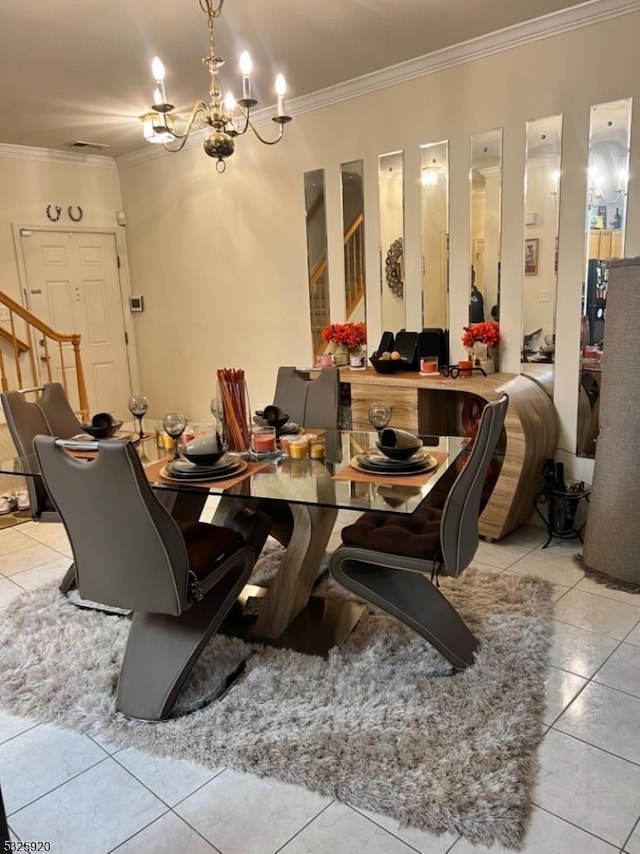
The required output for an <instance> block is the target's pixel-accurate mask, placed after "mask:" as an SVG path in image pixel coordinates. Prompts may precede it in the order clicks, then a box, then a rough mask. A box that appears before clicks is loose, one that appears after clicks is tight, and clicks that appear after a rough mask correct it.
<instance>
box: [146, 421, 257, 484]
mask: <svg viewBox="0 0 640 854" xmlns="http://www.w3.org/2000/svg"><path fill="white" fill-rule="evenodd" d="M162 426H163V429H164V430H165V432H166V433H167V434H168V435H169V436H170V437H171V438H172V439H173V440H174V442H175V451H174V455H173V458H172V459H171V460H169V461H168V462H166V463H165V464H164V465H163V466H162V468H161V469H160V471H159V474H160V477H162V478H164V479H165V480H173V481H179V482H181V483H209V482H210V481H216V480H227V479H228V478H231V477H235V476H236V475H238V474H241V473H242V472H244V471H245V470H246V469H247V462H246V461H245V460H243V459H242V457H241V456H240V455H239V454H235V453H230V452H229V451H228V446H227V444H226V442H225V441H224V440H223V439H222V437H221V436H220V434H219V433H218V431H217V430H215V429H213V428H211V429H209V430H208V432H203V433H201V434H197V435H195V434H194V436H193V438H191V439H190V440H189V441H187V442H183V441H181V439H182V435H183V433H184V431H185V430H186V427H187V418H186V417H185V416H184V415H183V414H182V413H180V412H168V413H167V414H166V415H165V416H164V418H163V420H162Z"/></svg>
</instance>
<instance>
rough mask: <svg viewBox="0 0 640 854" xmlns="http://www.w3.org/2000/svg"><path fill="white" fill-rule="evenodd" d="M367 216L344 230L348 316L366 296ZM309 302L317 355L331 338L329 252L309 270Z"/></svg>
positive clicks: (314, 352) (350, 315)
mask: <svg viewBox="0 0 640 854" xmlns="http://www.w3.org/2000/svg"><path fill="white" fill-rule="evenodd" d="M364 270H365V262H364V217H363V215H362V214H358V216H357V217H356V218H355V219H354V220H353V222H352V223H351V225H350V226H349V227H348V228H347V229H346V230H345V233H344V282H345V301H346V315H345V317H346V320H349V319H350V318H351V317H352V316H353V313H354V311H355V309H356V308H357V306H358V305H359V304H360V302H361V301H362V300H363V299H364V290H365V277H364ZM309 304H310V311H311V338H312V341H313V355H314V358H315V359H317V357H318V356H319V355H320V354H321V353H324V351H325V349H326V346H327V342H326V341H325V340H324V338H323V337H322V330H323V329H324V328H325V326H327V324H329V323H330V322H331V312H330V305H329V276H328V264H327V256H326V253H325V254H324V255H323V257H322V258H321V259H320V260H319V261H318V262H317V264H316V265H315V266H314V267H313V269H312V270H311V272H310V274H309Z"/></svg>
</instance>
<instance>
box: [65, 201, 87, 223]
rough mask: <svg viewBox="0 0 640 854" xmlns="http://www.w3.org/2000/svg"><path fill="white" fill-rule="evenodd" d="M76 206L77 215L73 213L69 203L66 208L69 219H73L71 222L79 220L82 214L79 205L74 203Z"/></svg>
mask: <svg viewBox="0 0 640 854" xmlns="http://www.w3.org/2000/svg"><path fill="white" fill-rule="evenodd" d="M76 208H77V209H78V215H77V216H74V215H73V205H69V207H68V208H67V213H68V214H69V219H70V220H73V222H80V220H81V219H82V217H83V216H84V213H83V211H82V208H81V207H80V205H76Z"/></svg>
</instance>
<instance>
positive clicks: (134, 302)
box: [129, 297, 144, 311]
mask: <svg viewBox="0 0 640 854" xmlns="http://www.w3.org/2000/svg"><path fill="white" fill-rule="evenodd" d="M129 310H130V311H144V297H129Z"/></svg>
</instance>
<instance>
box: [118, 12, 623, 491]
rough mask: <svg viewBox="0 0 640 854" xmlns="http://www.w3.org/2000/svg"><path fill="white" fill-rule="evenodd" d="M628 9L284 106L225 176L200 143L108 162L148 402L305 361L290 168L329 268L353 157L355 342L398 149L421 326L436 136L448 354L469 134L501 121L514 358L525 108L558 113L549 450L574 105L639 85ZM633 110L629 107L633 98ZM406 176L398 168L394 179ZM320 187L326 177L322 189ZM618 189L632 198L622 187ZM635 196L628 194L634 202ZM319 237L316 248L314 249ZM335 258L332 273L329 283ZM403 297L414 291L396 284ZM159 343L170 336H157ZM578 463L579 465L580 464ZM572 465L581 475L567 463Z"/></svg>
mask: <svg viewBox="0 0 640 854" xmlns="http://www.w3.org/2000/svg"><path fill="white" fill-rule="evenodd" d="M638 32H640V15H638V14H637V13H634V14H631V15H626V16H622V17H620V18H617V19H614V20H611V21H606V22H604V23H601V24H597V25H592V26H589V27H584V28H582V29H578V30H575V31H572V32H570V33H565V34H562V35H559V36H554V37H551V38H546V39H543V40H540V41H538V42H535V43H531V44H528V45H524V46H522V47H518V48H514V49H511V50H508V51H504V52H502V53H499V54H496V55H494V56H491V57H488V58H483V59H481V60H477V61H474V62H469V63H467V64H464V65H459V66H456V67H452V68H450V69H447V70H444V71H441V72H438V73H435V74H430V75H426V76H424V77H422V78H419V79H415V80H412V81H409V82H406V83H402V84H399V85H396V86H393V87H390V88H387V89H384V90H380V91H378V92H376V93H373V94H368V95H366V96H362V97H358V98H355V99H352V100H349V101H345V102H342V103H339V104H337V105H334V106H331V107H328V108H325V109H322V110H318V111H315V112H311V113H307V114H305V115H302V116H299V117H297V118H296V120H295V121H294V122H293V124H292V125H291V126H290V127H289V128H288V129H287V138H286V140H285V142H284V143H282V144H281V145H279V146H277V147H276V148H273V149H272V148H266V147H262V146H260V145H259V144H258V143H257V142H256V141H255V140H254V139H252V138H245V139H240V140H238V141H237V150H236V154H235V155H234V157H233V158H232V159H231V160H230V161H229V165H228V169H227V172H226V174H225V175H223V176H219V175H216V174H215V171H214V168H213V163H212V162H210V161H209V159H208V158H207V157H206V156H205V155H204V154H203V152H202V150H201V148H200V145H199V144H198V145H197V146H195V147H191V148H188V149H186V150H185V151H183V152H182V153H181V154H179V155H170V156H169V155H167V156H163V157H158V158H157V159H153V160H150V161H147V162H144V163H139V164H137V165H129V166H127V167H125V168H121V184H122V192H123V201H124V206H125V208H126V211H127V215H128V218H129V227H128V237H129V249H130V260H131V271H132V279H133V281H134V282H135V289H136V290H138V291H140V292H142V293H144V295H145V298H146V305H147V309H146V311H145V313H144V315H142V316H141V317H139V318H137V319H136V324H137V327H138V332H139V337H138V343H139V354H140V359H141V366H142V367H141V369H142V375H143V385H144V386H145V390H146V392H147V393H148V394H149V395H150V397H151V398H152V399H153V400H154V401H156V400H162V401H163V402H164V405H165V406H180V407H184V408H185V409H186V410H188V411H189V412H190V413H192V414H193V415H194V416H198V417H202V416H203V415H204V414H205V412H206V408H207V401H208V398H209V396H210V395H211V392H212V390H213V387H214V381H215V370H216V368H218V367H222V366H223V365H227V366H243V367H244V368H245V369H246V371H247V375H248V380H249V383H250V388H251V391H252V396H253V398H254V401H255V403H256V404H257V403H265V402H267V401H268V400H269V399H270V396H271V394H272V390H273V382H274V374H275V368H276V366H277V365H279V364H297V365H300V364H307V363H308V362H309V359H310V357H311V354H310V346H309V325H308V311H307V288H306V263H305V237H304V215H303V202H302V174H303V172H304V171H305V170H308V169H314V168H324V169H325V170H326V174H325V177H326V181H327V192H328V197H329V210H328V227H329V240H330V262H333V263H334V266H335V265H336V264H339V262H340V258H341V254H340V252H339V251H337V250H336V247H339V246H340V238H341V234H340V230H341V216H340V194H339V164H340V163H344V162H346V161H348V160H352V159H358V158H363V159H364V161H365V208H366V233H367V270H368V275H367V283H368V303H367V316H368V322H369V329H370V334H369V348H370V349H372V348H373V347H374V346H375V345H376V343H377V340H378V337H379V334H380V331H381V324H380V281H379V277H378V275H376V271H377V270H378V265H379V248H380V247H379V236H378V235H379V221H378V210H377V158H378V155H379V154H381V153H384V152H387V151H394V150H400V149H403V150H404V152H405V164H404V168H405V174H406V175H407V183H406V191H405V219H406V222H407V228H406V232H405V244H406V256H407V258H406V269H407V291H408V294H407V327H408V328H418V327H419V325H420V312H419V305H420V295H419V290H420V287H419V274H418V275H417V276H412V275H411V271H412V270H414V271H416V270H417V271H419V269H420V239H419V238H420V228H419V225H418V226H417V227H416V225H415V223H416V221H417V220H419V212H420V182H419V145H420V143H424V142H428V141H432V140H434V139H448V140H450V168H451V212H450V230H451V243H450V246H451V268H450V272H451V312H450V329H451V330H452V331H451V343H452V353H455V352H456V345H457V339H458V337H459V335H460V334H461V331H462V327H463V325H464V324H465V322H466V313H467V306H468V280H469V273H468V263H469V261H468V259H469V254H468V247H469V245H470V233H469V186H468V156H469V135H470V134H472V133H478V132H481V131H484V130H488V129H491V128H496V127H502V128H504V143H503V145H504V148H503V150H504V168H503V220H502V222H503V227H502V241H503V246H502V280H501V284H502V305H501V321H502V329H503V338H504V341H503V345H502V347H501V352H502V357H503V360H504V361H503V368H505V369H506V370H511V371H514V372H515V371H518V370H519V363H520V344H521V317H522V282H523V275H522V270H523V237H524V213H525V211H524V201H523V185H524V150H525V144H524V142H525V122H526V121H527V120H528V119H532V118H537V117H541V116H546V115H551V114H555V113H562V114H563V116H564V122H563V128H564V130H563V133H564V138H563V177H562V197H561V222H560V258H559V284H558V301H557V304H558V312H559V323H558V327H559V340H558V346H557V357H558V363H557V365H556V375H557V380H558V382H557V392H556V403H557V406H558V409H559V411H560V415H561V419H562V432H561V439H560V443H559V445H560V448H561V449H565V450H566V451H567V452H568V453H567V456H568V457H570V456H571V452H572V450H573V448H574V446H575V431H576V428H575V422H576V409H577V387H578V342H579V310H580V287H581V283H582V278H583V243H584V238H583V234H584V199H585V193H586V175H585V169H586V155H587V135H588V121H589V107H590V106H591V105H592V104H596V103H601V102H604V101H608V100H613V99H618V98H623V97H627V96H633V95H634V94H636V93H639V92H640V68H638V66H637V64H636V63H632V62H629V63H625V62H615V63H611V62H610V63H608V64H607V70H606V73H603V70H602V68H603V66H602V62H601V61H598V57H602V56H618V57H624V56H628V57H632V56H634V55H635V51H636V50H637V34H638ZM635 106H636V114H635V115H636V118H635V121H636V122H637V121H638V118H637V117H638V113H639V112H640V104H636V105H635ZM639 161H640V144H636V146H635V149H634V151H632V164H631V174H632V177H631V183H630V193H631V198H630V212H629V221H628V224H629V230H628V240H627V250H628V251H627V254H635V253H639V252H640V233H639V230H638V224H639V222H640V200H639V199H638V189H637V188H636V186H635V182H634V179H633V174H634V171H637V166H636V169H635V170H634V165H635V164H637V163H638V162H639ZM412 170H414V171H415V179H414V180H412V179H411V175H412V174H413V172H412ZM334 185H335V186H334ZM634 193H635V199H634V197H633V194H634ZM634 202H635V203H634ZM331 247H332V248H331ZM340 278H341V270H339V269H332V270H331V281H332V284H334V285H335V284H336V283H338V282H339V281H340ZM414 290H415V291H416V293H417V295H416V294H414V293H413V291H414ZM171 339H173V340H174V341H175V344H174V346H173V347H168V346H167V340H171ZM585 466H586V468H585ZM574 468H575V469H576V472H575V473H576V474H582V475H583V476H584V474H585V472H586V475H588V474H589V472H590V464H589V463H583V462H581V461H578V462H577V465H576V466H575V467H574Z"/></svg>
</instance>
